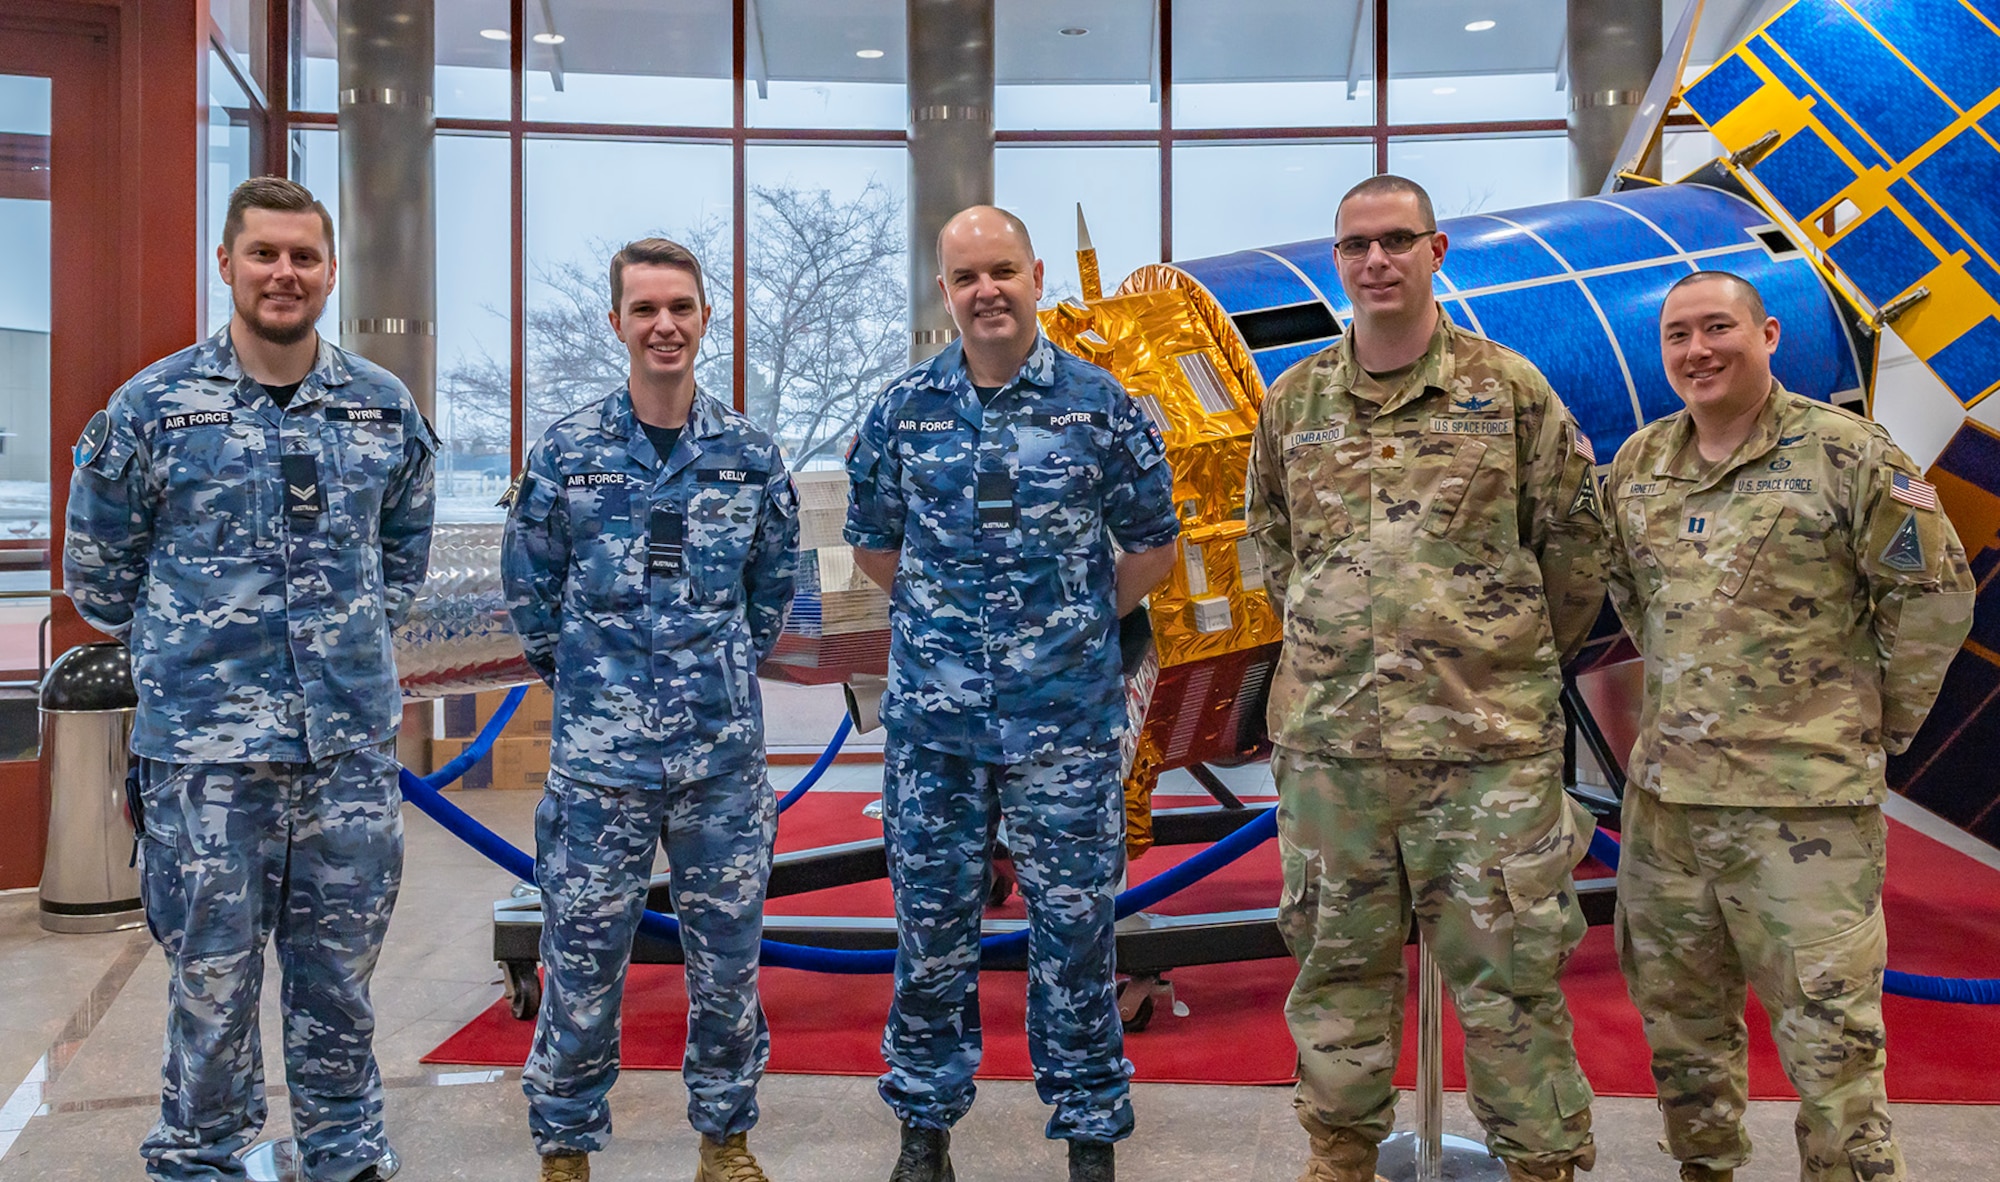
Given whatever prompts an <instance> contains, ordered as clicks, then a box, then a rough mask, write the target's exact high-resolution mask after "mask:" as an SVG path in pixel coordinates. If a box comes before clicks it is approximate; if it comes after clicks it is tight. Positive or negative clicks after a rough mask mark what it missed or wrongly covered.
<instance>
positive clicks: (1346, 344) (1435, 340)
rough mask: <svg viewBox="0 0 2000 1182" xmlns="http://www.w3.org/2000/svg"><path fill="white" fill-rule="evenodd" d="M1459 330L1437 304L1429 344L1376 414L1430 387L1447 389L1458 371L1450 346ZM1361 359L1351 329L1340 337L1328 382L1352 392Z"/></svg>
mask: <svg viewBox="0 0 2000 1182" xmlns="http://www.w3.org/2000/svg"><path fill="white" fill-rule="evenodd" d="M1460 331H1461V330H1460V329H1459V327H1458V325H1456V324H1454V323H1452V319H1451V317H1450V316H1449V315H1448V314H1446V312H1445V310H1444V306H1443V305H1442V304H1440V305H1438V322H1437V328H1435V329H1434V330H1432V332H1431V343H1430V345H1429V346H1428V347H1427V348H1426V349H1425V350H1424V355H1423V356H1422V357H1419V358H1418V359H1417V363H1416V368H1415V369H1414V370H1412V371H1411V372H1410V374H1409V375H1408V376H1407V377H1405V378H1404V379H1403V385H1402V388H1401V389H1400V390H1398V391H1397V392H1396V393H1395V394H1393V395H1391V396H1390V398H1389V400H1388V401H1387V402H1385V403H1383V404H1382V409H1381V410H1380V411H1378V412H1376V413H1377V414H1381V415H1387V414H1390V413H1392V412H1394V411H1397V410H1400V409H1402V408H1403V407H1405V406H1408V405H1409V404H1410V403H1412V402H1415V401H1416V400H1417V399H1419V398H1422V397H1423V396H1424V394H1425V393H1427V392H1428V391H1430V390H1433V389H1437V390H1450V389H1451V380H1452V377H1453V375H1455V374H1456V373H1457V372H1458V363H1457V359H1456V356H1455V351H1454V350H1453V348H1452V346H1453V345H1454V343H1455V342H1456V340H1457V337H1458V334H1459V332H1460ZM1361 375H1362V369H1361V362H1360V361H1359V360H1357V359H1356V358H1355V356H1354V333H1353V331H1352V329H1351V328H1350V330H1349V331H1348V332H1346V333H1345V334H1343V335H1342V336H1341V338H1340V344H1339V345H1338V346H1336V352H1335V354H1334V358H1333V372H1332V374H1331V375H1330V379H1329V380H1330V381H1331V382H1332V384H1333V385H1334V386H1335V387H1336V388H1338V389H1340V390H1344V391H1346V392H1347V393H1348V394H1349V395H1350V396H1352V395H1353V392H1354V388H1355V387H1356V386H1357V385H1359V384H1360V382H1361Z"/></svg>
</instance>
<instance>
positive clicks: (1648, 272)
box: [1588, 249, 1763, 442]
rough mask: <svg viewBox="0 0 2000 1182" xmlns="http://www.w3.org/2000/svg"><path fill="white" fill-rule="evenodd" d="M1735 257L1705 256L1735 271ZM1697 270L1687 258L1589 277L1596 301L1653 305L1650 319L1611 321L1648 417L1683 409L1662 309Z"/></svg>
mask: <svg viewBox="0 0 2000 1182" xmlns="http://www.w3.org/2000/svg"><path fill="white" fill-rule="evenodd" d="M1744 253H1745V254H1755V255H1757V256H1758V257H1759V258H1762V257H1763V252H1762V251H1760V250H1754V249H1753V250H1750V251H1746V252H1744ZM1734 257H1735V256H1725V257H1724V258H1721V259H1711V260H1707V261H1706V262H1705V264H1704V265H1705V266H1707V267H1708V268H1709V269H1712V270H1718V271H1733V270H1735V269H1736V268H1735V267H1733V266H1731V265H1730V262H1731V260H1732V259H1733V258H1734ZM1693 273H1694V268H1693V267H1692V266H1690V265H1688V264H1686V263H1668V264H1662V265H1660V266H1658V267H1646V268H1643V269H1641V270H1637V271H1618V272H1614V273H1612V274H1610V275H1599V276H1596V277H1595V278H1593V279H1590V280H1588V283H1589V285H1590V294H1592V295H1594V296H1596V297H1597V302H1598V303H1599V304H1602V305H1603V306H1605V307H1607V308H1616V307H1629V308H1638V309H1643V308H1651V309H1653V310H1654V311H1653V316H1652V318H1650V319H1649V318H1647V317H1644V316H1619V317H1614V318H1613V319H1612V321H1611V325H1612V328H1613V330H1614V331H1615V332H1616V333H1617V336H1618V347H1619V349H1620V350H1622V351H1623V352H1624V354H1625V364H1626V365H1627V366H1628V367H1629V368H1630V369H1631V371H1632V384H1633V386H1634V387H1636V388H1637V390H1638V391H1639V409H1640V410H1642V411H1644V412H1645V414H1646V419H1647V421H1648V422H1650V421H1652V420H1653V419H1657V418H1659V417H1660V416H1661V415H1664V414H1671V413H1672V412H1674V411H1677V410H1679V409H1680V408H1681V400H1680V396H1679V395H1677V394H1675V393H1674V388H1673V387H1672V386H1670V385H1668V384H1667V371H1666V370H1665V369H1664V368H1662V366H1661V364H1660V328H1659V319H1658V317H1659V311H1658V309H1659V307H1660V305H1661V304H1662V303H1663V302H1665V298H1666V296H1665V293H1666V290H1667V289H1668V288H1669V287H1672V286H1673V285H1674V284H1675V283H1676V282H1678V281H1679V280H1680V279H1682V278H1683V277H1685V276H1687V275H1691V274H1693ZM1628 408H1629V404H1628ZM1628 413H1629V409H1628ZM1593 442H1594V440H1593Z"/></svg>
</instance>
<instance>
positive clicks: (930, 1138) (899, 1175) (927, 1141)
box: [889, 1123, 956, 1182]
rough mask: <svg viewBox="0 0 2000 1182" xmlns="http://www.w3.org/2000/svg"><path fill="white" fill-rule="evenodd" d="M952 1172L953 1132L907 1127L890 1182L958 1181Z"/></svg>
mask: <svg viewBox="0 0 2000 1182" xmlns="http://www.w3.org/2000/svg"><path fill="white" fill-rule="evenodd" d="M955 1179H956V1175H954V1174H953V1173H952V1172H951V1133H950V1131H948V1130H946V1129H925V1128H919V1127H917V1126H916V1125H913V1124H907V1123H906V1124H904V1125H903V1152H901V1153H899V1154H897V1155H896V1168H895V1169H893V1170H891V1171H889V1182H955Z"/></svg>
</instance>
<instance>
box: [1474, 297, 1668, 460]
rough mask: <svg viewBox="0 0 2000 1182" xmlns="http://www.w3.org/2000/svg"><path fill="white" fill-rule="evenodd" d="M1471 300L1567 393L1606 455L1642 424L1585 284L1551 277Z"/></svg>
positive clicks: (1492, 331) (1498, 336)
mask: <svg viewBox="0 0 2000 1182" xmlns="http://www.w3.org/2000/svg"><path fill="white" fill-rule="evenodd" d="M1470 302H1471V304H1472V310H1473V311H1475V312H1477V313H1479V319H1480V321H1481V322H1482V323H1484V324H1485V325H1486V331H1487V333H1488V335H1490V336H1492V337H1493V339H1494V340H1497V341H1499V342H1500V343H1501V344H1503V345H1506V346H1507V347H1508V348H1510V349H1515V350H1518V351H1519V352H1520V353H1521V354H1522V356H1524V357H1526V358H1527V359H1528V360H1530V361H1532V362H1534V363H1535V368H1537V369H1539V370H1541V371H1542V375H1543V376H1544V377H1546V378H1548V379H1549V384H1550V385H1552V386H1554V387H1555V388H1556V389H1557V390H1558V391H1560V392H1561V394H1562V399H1563V402H1564V403H1566V404H1567V405H1568V406H1569V409H1570V411H1571V412H1572V413H1573V414H1575V415H1576V418H1577V421H1578V422H1579V423H1581V424H1583V431H1584V434H1586V435H1588V436H1590V439H1591V442H1592V443H1594V444H1596V445H1597V447H1598V448H1600V449H1601V450H1600V452H1599V454H1600V455H1605V456H1609V455H1612V454H1613V453H1614V452H1615V450H1616V449H1617V447H1618V445H1619V444H1621V443H1623V442H1624V441H1625V439H1626V437H1627V436H1629V435H1631V434H1632V432H1633V431H1635V430H1637V429H1638V426H1639V424H1638V423H1637V422H1636V421H1635V416H1634V415H1633V413H1632V396H1631V393H1630V392H1629V391H1628V390H1627V388H1626V386H1625V380H1624V378H1623V376H1622V375H1621V373H1620V371H1619V368H1618V355H1617V353H1615V352H1614V351H1613V350H1612V348H1611V339H1610V337H1608V336H1607V335H1606V334H1605V331H1604V323H1603V322H1602V321H1601V320H1599V319H1598V314H1597V311H1596V309H1594V308H1592V307H1591V306H1590V301H1589V300H1587V299H1585V298H1584V294H1583V289H1582V288H1581V287H1579V286H1578V285H1577V284H1575V283H1543V284H1537V285H1535V286H1534V287H1528V288H1522V289H1520V290H1518V291H1507V292H1497V293H1495V294H1492V295H1485V296H1480V297H1478V298H1477V299H1474V300H1472V301H1470Z"/></svg>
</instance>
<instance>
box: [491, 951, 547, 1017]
mask: <svg viewBox="0 0 2000 1182" xmlns="http://www.w3.org/2000/svg"><path fill="white" fill-rule="evenodd" d="M500 968H501V970H502V971H503V972H504V973H506V989H507V1009H508V1011H509V1012H510V1013H512V1014H513V1015H514V1017H515V1018H516V1019H517V1020H519V1021H522V1022H531V1021H533V1020H534V1018H535V1015H536V1014H538V1013H540V1012H541V1009H542V978H541V974H539V973H537V972H536V971H535V962H534V961H532V960H510V961H507V962H505V963H503V964H502V965H501V966H500Z"/></svg>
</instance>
